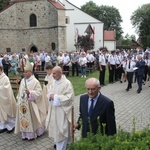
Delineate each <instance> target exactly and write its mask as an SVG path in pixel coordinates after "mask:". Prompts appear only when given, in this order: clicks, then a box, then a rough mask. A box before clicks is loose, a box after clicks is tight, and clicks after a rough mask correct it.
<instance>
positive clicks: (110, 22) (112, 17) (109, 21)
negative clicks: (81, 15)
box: [81, 1, 123, 39]
mask: <svg viewBox="0 0 150 150" xmlns="http://www.w3.org/2000/svg"><path fill="white" fill-rule="evenodd" d="M81 10H83V11H84V12H86V13H87V14H89V15H91V16H93V17H94V18H96V19H98V20H100V21H102V22H103V23H104V30H115V32H116V39H119V38H120V37H121V35H122V33H123V31H122V27H121V22H122V18H121V16H120V13H119V11H118V9H116V8H115V7H113V6H103V5H102V6H98V5H96V4H95V3H94V2H92V1H89V2H87V3H86V4H85V5H83V6H81Z"/></svg>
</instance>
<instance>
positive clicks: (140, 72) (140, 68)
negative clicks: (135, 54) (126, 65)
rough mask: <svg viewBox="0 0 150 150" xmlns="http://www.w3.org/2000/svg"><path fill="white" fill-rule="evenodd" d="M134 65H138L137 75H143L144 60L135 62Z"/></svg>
mask: <svg viewBox="0 0 150 150" xmlns="http://www.w3.org/2000/svg"><path fill="white" fill-rule="evenodd" d="M136 67H138V70H137V75H138V76H143V75H144V70H145V61H144V60H141V61H138V62H137V63H136Z"/></svg>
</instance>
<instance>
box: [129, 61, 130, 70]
mask: <svg viewBox="0 0 150 150" xmlns="http://www.w3.org/2000/svg"><path fill="white" fill-rule="evenodd" d="M129 69H130V60H129Z"/></svg>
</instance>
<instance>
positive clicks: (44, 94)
mask: <svg viewBox="0 0 150 150" xmlns="http://www.w3.org/2000/svg"><path fill="white" fill-rule="evenodd" d="M52 69H53V66H52V65H48V66H47V67H46V73H47V74H46V76H45V79H44V85H43V91H42V100H43V101H44V104H45V106H44V107H45V108H46V109H45V114H46V116H45V118H43V119H44V120H42V124H43V125H45V120H46V117H47V113H48V109H49V107H50V106H49V101H48V98H47V94H48V88H49V86H50V85H51V84H52V82H53V81H54V78H53V76H52ZM42 107H43V106H42ZM46 127H47V125H46Z"/></svg>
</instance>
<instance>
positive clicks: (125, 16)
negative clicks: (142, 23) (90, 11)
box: [68, 0, 150, 37]
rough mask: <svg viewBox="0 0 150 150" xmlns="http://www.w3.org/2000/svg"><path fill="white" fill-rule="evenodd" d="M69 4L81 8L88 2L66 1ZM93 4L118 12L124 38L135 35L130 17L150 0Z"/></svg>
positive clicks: (109, 0)
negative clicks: (113, 8) (114, 9)
mask: <svg viewBox="0 0 150 150" xmlns="http://www.w3.org/2000/svg"><path fill="white" fill-rule="evenodd" d="M68 1H69V2H70V3H72V4H74V5H75V6H77V7H79V8H80V7H81V6H82V5H84V4H86V3H87V2H89V1H90V0H68ZM93 2H94V3H95V4H96V5H98V6H101V5H107V6H114V7H115V8H117V9H118V10H119V12H120V15H121V17H122V20H123V22H122V23H121V26H122V28H123V32H124V34H123V35H124V36H125V35H126V34H127V33H128V34H129V35H132V34H134V35H135V36H136V37H137V34H136V33H135V29H134V28H133V27H132V24H131V21H130V17H131V15H132V13H133V12H134V11H135V10H136V9H138V8H139V7H140V6H142V5H143V4H148V3H150V0H93Z"/></svg>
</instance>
